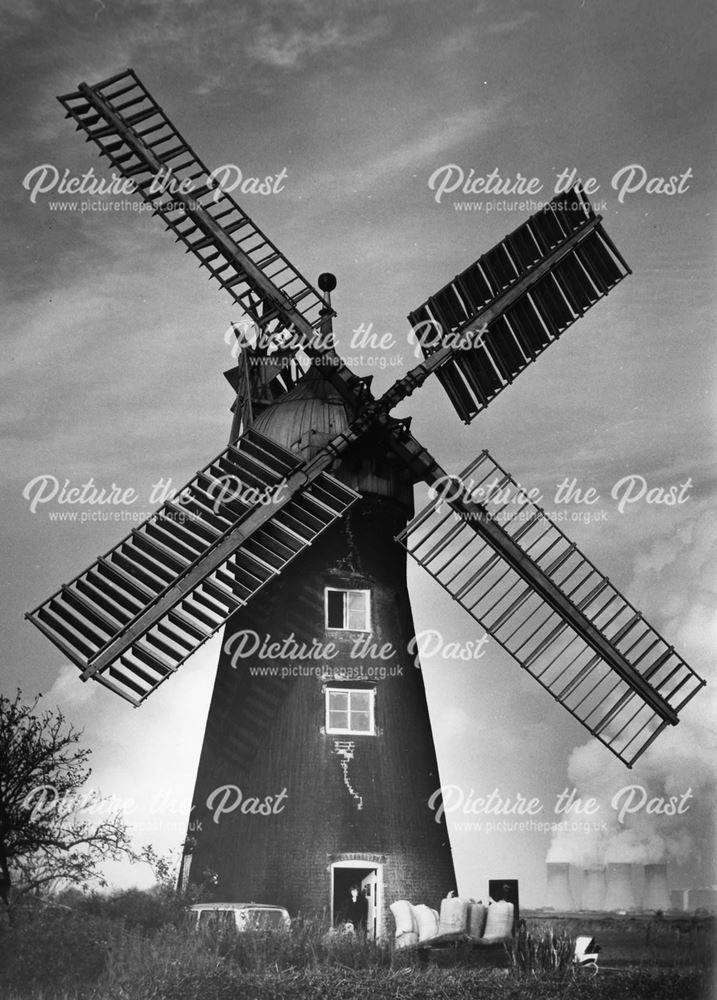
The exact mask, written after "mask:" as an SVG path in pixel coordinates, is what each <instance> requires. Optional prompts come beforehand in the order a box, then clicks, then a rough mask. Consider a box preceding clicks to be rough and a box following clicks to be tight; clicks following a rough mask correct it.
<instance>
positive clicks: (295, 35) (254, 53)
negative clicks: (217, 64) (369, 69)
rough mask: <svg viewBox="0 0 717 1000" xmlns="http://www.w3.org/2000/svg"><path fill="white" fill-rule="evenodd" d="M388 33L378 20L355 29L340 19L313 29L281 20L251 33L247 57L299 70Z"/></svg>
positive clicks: (372, 19)
mask: <svg viewBox="0 0 717 1000" xmlns="http://www.w3.org/2000/svg"><path fill="white" fill-rule="evenodd" d="M387 30H388V24H387V21H386V19H385V18H383V17H381V16H375V17H372V18H370V19H369V20H368V21H367V22H365V23H362V24H359V25H356V26H354V27H351V26H349V25H348V24H347V22H346V20H345V19H344V17H343V16H340V17H338V18H336V19H334V20H332V21H328V22H325V23H322V24H320V25H316V26H313V27H304V26H300V25H292V24H291V23H286V22H285V21H284V20H282V23H281V24H280V25H276V24H273V23H270V22H268V21H265V22H263V23H261V24H259V25H258V26H257V27H256V29H255V30H254V32H253V37H252V38H251V40H250V41H249V42H248V44H247V55H248V56H249V57H250V58H251V59H255V60H256V61H257V62H259V63H265V64H266V65H268V66H273V67H277V68H279V69H287V70H288V69H291V70H293V69H299V68H302V67H303V66H304V65H305V64H306V62H307V61H308V60H310V59H313V58H314V57H315V56H317V55H319V54H320V53H323V52H338V51H340V50H342V49H347V48H358V47H360V46H362V45H364V44H366V43H367V42H371V41H374V40H375V39H377V38H379V37H380V36H381V35H383V34H384V33H385V32H386V31H387Z"/></svg>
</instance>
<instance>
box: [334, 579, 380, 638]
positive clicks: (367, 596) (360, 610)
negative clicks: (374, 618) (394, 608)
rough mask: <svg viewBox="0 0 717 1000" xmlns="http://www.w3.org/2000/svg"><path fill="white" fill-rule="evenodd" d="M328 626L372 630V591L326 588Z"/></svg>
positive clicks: (353, 630)
mask: <svg viewBox="0 0 717 1000" xmlns="http://www.w3.org/2000/svg"><path fill="white" fill-rule="evenodd" d="M326 628H334V629H343V630H344V631H352V632H370V631H371V591H370V590H334V589H333V588H332V587H327V588H326Z"/></svg>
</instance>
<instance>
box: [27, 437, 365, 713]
mask: <svg viewBox="0 0 717 1000" xmlns="http://www.w3.org/2000/svg"><path fill="white" fill-rule="evenodd" d="M329 458H330V454H329V452H326V453H325V454H323V455H322V456H320V457H318V460H317V459H314V460H313V461H312V462H311V463H308V465H307V464H303V463H302V462H301V461H300V460H299V459H298V458H297V457H296V455H294V454H292V453H291V452H289V451H286V450H285V449H284V448H282V447H280V446H279V445H277V444H276V443H274V442H273V441H270V440H268V439H267V438H265V437H263V436H262V435H260V434H258V433H257V432H256V431H253V430H249V431H248V432H247V433H246V434H245V435H244V436H243V437H242V438H240V440H239V441H238V442H237V444H236V445H235V446H232V445H230V446H229V447H228V448H227V449H226V450H225V451H223V452H222V453H221V454H220V455H218V456H217V458H215V459H214V460H213V461H212V462H210V463H209V465H207V466H206V467H205V468H204V469H202V470H201V471H200V472H198V473H197V475H196V476H195V477H194V478H193V479H192V480H191V481H190V482H189V484H188V485H187V486H186V487H185V488H184V489H183V490H182V491H181V492H180V494H179V497H180V499H179V500H173V501H169V502H167V503H165V504H164V505H163V506H162V507H161V508H160V509H159V510H158V511H157V513H156V514H154V515H153V516H152V518H150V519H149V520H148V521H146V522H144V523H143V524H142V525H140V526H139V527H138V528H136V529H135V530H134V531H132V532H131V533H130V534H129V535H128V536H127V537H126V538H124V539H123V540H122V541H121V542H120V543H119V544H118V545H116V546H115V547H114V548H112V549H111V550H110V551H109V552H107V553H106V554H105V555H104V556H101V557H100V558H99V559H98V560H97V561H96V562H95V563H93V564H92V566H90V567H89V569H87V570H85V571H84V572H83V573H81V574H80V575H79V576H77V577H75V579H74V580H72V581H70V583H68V584H66V585H64V586H63V587H61V588H60V590H59V591H57V593H55V594H53V596H52V597H50V598H49V599H48V600H47V601H44V602H43V603H42V604H41V605H40V606H39V607H37V608H36V609H35V610H34V611H32V612H30V613H29V614H28V615H27V617H28V618H29V619H30V620H31V621H32V622H33V624H35V625H36V626H37V627H38V628H39V629H41V631H43V632H44V633H45V634H46V635H47V636H48V637H49V638H50V639H51V640H52V642H54V643H55V645H56V646H57V647H58V648H59V649H61V650H62V651H63V653H65V655H67V656H68V657H69V658H70V660H72V661H73V662H74V663H75V664H77V666H79V667H80V668H81V670H82V671H83V673H82V677H83V680H84V679H87V678H88V677H93V678H94V679H95V680H98V681H99V682H100V683H102V684H104V685H106V686H107V687H109V688H111V689H112V690H113V691H115V692H116V693H117V694H120V695H122V697H124V698H126V699H127V700H128V701H131V702H132V703H133V704H135V705H136V704H139V703H140V702H141V701H143V700H144V698H146V697H147V695H149V694H151V693H152V691H154V689H155V688H156V687H157V686H158V685H159V684H161V682H162V681H163V680H165V679H166V678H167V677H169V676H170V675H171V674H172V673H174V671H175V670H176V669H177V667H178V666H179V665H180V664H181V663H183V662H184V660H185V659H187V657H188V656H190V655H191V654H192V653H193V652H194V651H195V650H196V649H198V647H199V646H200V645H201V644H202V643H203V642H205V641H206V640H207V639H208V638H209V637H210V636H211V635H213V633H214V632H216V631H217V629H219V628H220V627H221V626H222V625H223V624H224V623H225V622H226V621H227V619H228V618H229V617H230V615H231V614H232V613H233V612H234V611H235V610H236V609H237V608H239V607H242V606H243V605H245V604H247V602H248V601H249V600H250V599H251V598H252V597H253V596H254V595H255V594H256V593H257V591H259V590H260V589H261V588H262V587H263V586H264V584H265V583H267V582H268V581H269V580H271V579H273V578H274V577H275V576H276V575H278V574H279V573H280V572H281V571H282V570H283V568H284V567H285V566H286V565H287V564H288V563H289V562H291V561H292V560H293V559H295V558H296V556H297V555H299V554H300V553H301V552H303V551H304V549H306V548H307V547H308V546H309V545H311V543H312V542H313V540H314V539H315V538H316V537H317V536H318V535H319V534H321V532H323V531H324V530H325V529H326V528H327V527H328V526H329V525H330V524H332V523H333V522H334V521H335V520H336V519H337V518H339V517H341V516H343V514H344V513H345V512H346V510H347V509H348V507H349V506H350V505H351V504H352V503H354V501H355V500H357V499H358V497H359V494H358V493H356V492H355V491H354V490H352V489H350V488H349V487H348V486H346V485H344V484H343V483H340V482H339V481H338V480H337V479H335V478H334V477H333V476H331V475H329V474H328V473H327V472H325V471H324V469H323V466H325V465H327V464H328V460H329ZM258 498H263V499H258ZM257 499H258V504H259V505H257Z"/></svg>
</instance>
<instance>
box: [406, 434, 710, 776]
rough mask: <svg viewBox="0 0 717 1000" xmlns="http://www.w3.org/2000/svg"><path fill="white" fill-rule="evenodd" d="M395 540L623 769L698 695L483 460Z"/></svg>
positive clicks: (674, 660)
mask: <svg viewBox="0 0 717 1000" xmlns="http://www.w3.org/2000/svg"><path fill="white" fill-rule="evenodd" d="M471 497H474V498H476V497H477V498H479V501H480V502H477V501H476V500H475V499H473V500H471V499H470V498H471ZM397 540H398V541H399V542H400V543H401V544H402V545H404V547H405V548H406V549H407V551H408V552H409V554H410V555H411V556H412V557H413V558H414V559H415V560H416V561H417V562H418V563H419V564H420V565H421V566H423V568H424V569H425V570H427V572H428V573H430V574H431V576H433V577H434V578H435V579H436V580H437V581H438V582H439V583H440V584H441V586H443V587H444V589H445V590H447V591H448V593H449V594H450V595H451V596H452V597H453V598H454V600H456V601H457V602H458V603H459V604H460V605H461V607H463V608H464V609H465V610H466V611H467V612H468V613H469V614H470V615H471V616H472V617H473V618H474V619H475V620H476V621H477V622H478V623H479V624H480V625H481V626H482V627H483V628H484V629H485V630H486V632H488V633H490V635H491V636H493V638H494V639H496V641H497V642H499V643H500V644H501V646H503V648H504V649H506V650H507V651H508V652H509V653H510V654H511V655H512V656H513V657H514V658H515V659H516V660H517V661H518V663H519V664H520V665H521V666H522V667H523V668H524V669H525V670H526V671H527V672H528V673H529V674H530V675H531V676H532V677H533V678H535V680H537V681H538V682H539V683H540V684H541V685H542V686H543V687H544V688H546V690H547V691H549V692H550V694H551V695H552V696H553V698H555V700H556V701H558V702H559V703H560V704H561V705H563V707H564V708H566V709H567V710H568V711H569V712H570V713H571V714H572V715H573V716H574V717H575V718H576V719H578V721H579V722H581V723H582V724H583V725H584V726H585V727H586V729H588V730H589V731H590V732H591V733H592V734H593V735H594V736H596V737H597V738H598V739H599V740H601V741H602V742H603V743H604V744H605V745H606V746H607V747H608V748H609V749H610V750H611V751H612V752H613V753H614V754H615V755H616V756H618V757H619V758H620V759H621V760H622V761H623V762H624V763H625V764H627V765H628V767H630V766H631V765H632V764H633V763H634V762H635V760H637V758H638V757H639V756H640V755H641V754H642V753H644V751H645V750H646V749H647V747H648V746H649V745H650V743H652V741H653V740H654V739H655V738H656V737H657V736H658V735H659V733H660V732H662V730H663V729H664V728H665V727H666V726H668V725H670V724H674V723H676V722H677V721H678V719H677V713H678V712H679V711H680V709H682V708H683V706H684V705H686V704H687V702H688V701H689V700H690V699H691V698H693V697H694V695H696V694H697V692H698V691H699V690H700V688H701V687H702V686H703V685H704V681H703V680H702V679H701V678H700V677H699V676H698V675H697V674H696V673H695V672H694V671H693V670H692V669H691V668H690V667H689V666H688V665H687V664H686V663H685V662H684V660H683V659H682V658H681V657H680V656H678V654H677V653H676V652H675V651H674V649H673V647H672V646H669V645H668V644H667V642H666V641H665V640H664V639H663V638H662V636H660V635H659V633H658V632H657V631H656V630H655V629H654V628H652V626H651V625H649V624H648V623H647V622H646V621H645V620H644V618H643V617H642V615H641V614H640V613H639V612H638V611H637V610H636V609H635V608H634V607H633V606H632V605H631V604H630V603H629V601H627V600H626V599H625V598H624V597H623V596H622V595H621V594H620V593H619V591H618V590H617V589H616V588H615V587H614V586H613V585H612V584H611V583H610V581H609V580H608V579H607V577H605V576H603V574H602V573H600V572H599V571H598V570H597V569H596V568H595V566H594V565H593V564H592V563H591V562H590V560H589V559H587V557H586V556H584V555H583V554H582V553H581V552H580V551H579V549H578V548H577V546H576V545H575V544H574V543H572V542H570V540H569V539H568V538H567V537H566V536H565V535H564V534H563V532H562V531H561V530H560V529H559V528H558V527H557V525H556V524H555V523H554V522H553V521H551V520H550V519H549V518H548V517H546V515H545V513H544V512H543V511H542V510H541V509H540V508H538V507H537V506H536V505H535V504H533V503H532V502H530V501H529V500H528V499H527V497H526V496H525V494H524V493H522V492H521V491H520V488H519V487H518V485H517V484H516V482H515V481H514V480H513V479H512V478H511V477H510V476H509V475H508V474H507V473H506V472H505V470H504V469H502V468H501V466H499V465H498V464H497V462H495V461H494V460H493V459H492V458H491V456H490V455H489V454H488V452H483V453H482V454H481V455H480V456H479V457H478V458H477V459H476V461H475V462H473V463H472V464H471V465H469V466H468V467H467V468H466V469H465V470H464V471H463V472H462V473H460V475H459V476H457V477H455V479H454V480H453V485H452V486H451V488H450V490H449V492H448V493H445V492H444V490H443V488H441V489H439V490H437V493H436V497H435V498H434V499H433V500H432V501H431V502H430V503H429V504H428V505H427V506H426V507H425V508H424V509H423V510H421V511H420V512H419V513H418V514H417V515H416V517H415V518H414V519H413V520H412V521H411V522H410V523H409V524H408V525H407V527H406V529H405V530H404V531H403V532H402V533H401V534H400V535H399V536H398V538H397Z"/></svg>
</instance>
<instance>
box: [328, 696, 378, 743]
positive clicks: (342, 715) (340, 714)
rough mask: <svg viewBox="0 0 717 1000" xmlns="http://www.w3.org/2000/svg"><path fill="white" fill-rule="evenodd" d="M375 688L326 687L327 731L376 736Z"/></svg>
mask: <svg viewBox="0 0 717 1000" xmlns="http://www.w3.org/2000/svg"><path fill="white" fill-rule="evenodd" d="M375 701H376V691H375V689H374V688H345V687H327V688H326V732H327V733H342V734H352V735H356V736H375V735H376V726H375V724H374V706H375Z"/></svg>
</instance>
